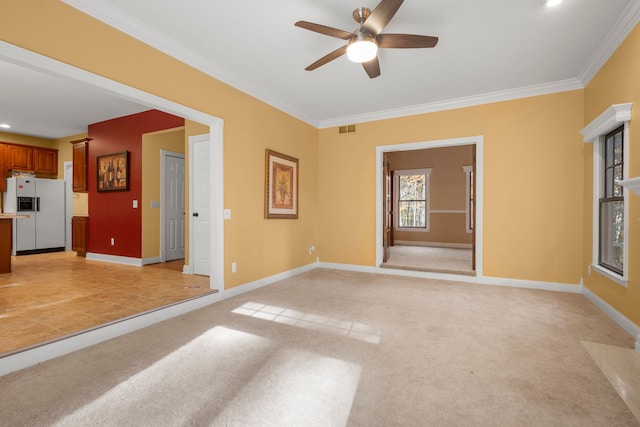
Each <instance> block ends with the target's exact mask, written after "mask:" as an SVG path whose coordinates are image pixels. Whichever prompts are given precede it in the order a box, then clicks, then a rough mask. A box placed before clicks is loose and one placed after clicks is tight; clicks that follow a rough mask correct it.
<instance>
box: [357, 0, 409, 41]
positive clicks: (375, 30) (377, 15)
mask: <svg viewBox="0 0 640 427" xmlns="http://www.w3.org/2000/svg"><path fill="white" fill-rule="evenodd" d="M402 2H404V0H382V1H381V2H380V3H378V5H377V6H376V8H375V9H373V12H371V15H369V17H368V18H367V19H366V21H364V24H362V28H363V29H364V30H365V32H367V33H369V34H371V35H372V36H374V37H375V36H377V35H378V34H380V33H381V32H382V30H383V29H384V27H386V26H387V24H388V23H389V21H391V18H393V15H395V14H396V12H397V11H398V9H399V8H400V6H402Z"/></svg>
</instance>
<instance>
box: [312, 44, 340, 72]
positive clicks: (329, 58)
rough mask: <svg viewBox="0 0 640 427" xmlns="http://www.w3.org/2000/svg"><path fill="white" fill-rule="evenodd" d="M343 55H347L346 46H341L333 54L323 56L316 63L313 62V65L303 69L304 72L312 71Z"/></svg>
mask: <svg viewBox="0 0 640 427" xmlns="http://www.w3.org/2000/svg"><path fill="white" fill-rule="evenodd" d="M345 53H347V46H342V47H340V48H338V49H336V50H334V51H333V52H331V53H329V54H327V55H325V56H323V57H322V58H320V59H318V60H317V61H316V62H314V63H313V64H311V65H309V66H308V67H307V68H305V70H307V71H313V70H315V69H316V68H318V67H321V66H323V65H324V64H326V63H327V62H331V61H333V60H334V59H336V58H339V57H341V56H342V55H344V54H345Z"/></svg>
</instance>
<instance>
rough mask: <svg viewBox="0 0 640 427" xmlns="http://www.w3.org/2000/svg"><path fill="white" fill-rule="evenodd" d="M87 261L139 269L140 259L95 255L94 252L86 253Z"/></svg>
mask: <svg viewBox="0 0 640 427" xmlns="http://www.w3.org/2000/svg"><path fill="white" fill-rule="evenodd" d="M87 259H89V260H91V261H101V262H110V263H113V264H124V265H134V266H138V267H141V266H142V265H143V264H142V258H131V257H126V256H118V255H107V254H97V253H94V252H87Z"/></svg>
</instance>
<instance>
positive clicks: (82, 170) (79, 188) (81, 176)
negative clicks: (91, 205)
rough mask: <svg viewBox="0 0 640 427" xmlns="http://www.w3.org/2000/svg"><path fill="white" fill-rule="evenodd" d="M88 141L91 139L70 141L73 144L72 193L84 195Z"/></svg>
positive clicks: (86, 188)
mask: <svg viewBox="0 0 640 427" xmlns="http://www.w3.org/2000/svg"><path fill="white" fill-rule="evenodd" d="M89 141H91V138H83V139H78V140H76V141H71V144H73V157H72V160H73V192H74V193H86V192H87V191H88V186H87V161H88V160H89Z"/></svg>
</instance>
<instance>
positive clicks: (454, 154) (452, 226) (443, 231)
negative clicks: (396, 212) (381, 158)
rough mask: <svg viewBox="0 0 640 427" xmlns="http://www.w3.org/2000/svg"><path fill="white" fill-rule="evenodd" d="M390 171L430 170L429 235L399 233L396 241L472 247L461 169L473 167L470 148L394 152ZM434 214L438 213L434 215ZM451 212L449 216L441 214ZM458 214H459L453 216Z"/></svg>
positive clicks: (457, 147) (395, 236) (463, 175)
mask: <svg viewBox="0 0 640 427" xmlns="http://www.w3.org/2000/svg"><path fill="white" fill-rule="evenodd" d="M387 156H388V158H389V162H390V164H391V169H392V170H394V171H396V170H403V169H405V170H406V169H422V168H431V174H430V175H429V192H430V195H429V212H431V213H430V215H429V231H424V232H423V231H403V230H396V231H395V232H394V238H395V240H396V241H411V242H428V243H430V244H435V245H437V244H439V243H445V244H450V243H455V244H465V245H469V247H470V245H471V241H472V239H471V237H472V236H471V233H467V231H466V215H465V208H466V197H467V192H466V186H467V181H466V175H465V173H464V170H463V169H462V166H471V165H472V163H473V147H472V146H470V145H465V146H456V147H441V148H432V149H426V150H411V151H394V152H391V153H388V154H387ZM434 211H435V212H434ZM438 211H449V212H438ZM450 211H457V212H450Z"/></svg>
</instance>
